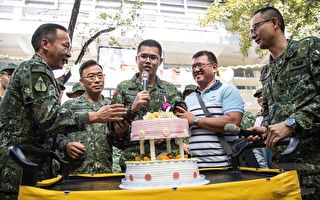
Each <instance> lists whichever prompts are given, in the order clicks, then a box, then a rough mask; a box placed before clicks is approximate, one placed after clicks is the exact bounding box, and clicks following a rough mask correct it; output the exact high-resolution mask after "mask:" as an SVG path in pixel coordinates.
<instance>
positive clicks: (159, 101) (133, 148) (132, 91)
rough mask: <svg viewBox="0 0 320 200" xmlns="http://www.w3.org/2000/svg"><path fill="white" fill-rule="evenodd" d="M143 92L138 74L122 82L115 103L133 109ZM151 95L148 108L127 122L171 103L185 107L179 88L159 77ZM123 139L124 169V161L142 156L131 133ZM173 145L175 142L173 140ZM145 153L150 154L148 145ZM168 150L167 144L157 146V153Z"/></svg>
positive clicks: (114, 96)
mask: <svg viewBox="0 0 320 200" xmlns="http://www.w3.org/2000/svg"><path fill="white" fill-rule="evenodd" d="M140 91H141V82H140V81H139V80H138V74H135V76H133V78H132V79H130V80H126V81H123V82H121V83H120V84H119V85H118V86H117V89H116V91H115V94H114V95H113V99H112V102H113V103H122V104H124V106H125V107H126V108H128V109H130V108H131V105H132V103H133V102H134V99H135V97H136V96H137V93H138V92H140ZM148 91H149V94H150V102H149V105H148V106H143V107H142V108H140V109H139V110H138V111H137V112H136V113H129V114H128V115H127V118H126V119H127V120H128V121H129V122H131V121H133V120H139V119H142V118H143V116H144V115H145V114H147V112H156V111H159V110H161V109H162V105H163V104H164V103H169V104H170V105H171V106H173V105H174V104H175V103H176V102H182V104H183V106H184V107H186V106H185V104H184V102H183V99H182V96H181V93H180V92H179V91H178V90H177V88H176V87H175V86H174V85H173V84H171V83H169V82H167V81H163V80H160V79H159V77H157V78H156V80H155V83H154V85H153V87H152V88H149V89H148ZM121 139H122V145H121V146H122V148H123V150H124V152H123V154H122V156H121V157H120V161H119V162H120V166H121V167H122V169H124V166H125V165H124V161H126V160H134V156H136V155H140V150H139V144H138V142H130V133H128V134H127V135H126V136H125V138H121ZM171 141H172V143H173V140H171ZM172 145H173V150H177V146H174V144H172ZM145 148H146V149H145V152H146V154H149V147H148V143H147V142H146V143H145ZM165 149H166V145H165V143H161V144H160V145H156V151H157V153H160V152H161V151H163V150H165Z"/></svg>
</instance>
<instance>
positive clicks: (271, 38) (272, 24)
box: [250, 7, 320, 199]
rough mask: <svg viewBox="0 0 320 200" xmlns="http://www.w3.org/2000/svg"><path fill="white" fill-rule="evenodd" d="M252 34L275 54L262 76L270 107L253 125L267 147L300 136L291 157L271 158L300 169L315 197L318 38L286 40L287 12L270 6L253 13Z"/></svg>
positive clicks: (319, 151) (319, 173)
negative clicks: (284, 15)
mask: <svg viewBox="0 0 320 200" xmlns="http://www.w3.org/2000/svg"><path fill="white" fill-rule="evenodd" d="M250 37H251V38H252V39H253V40H254V41H255V42H256V43H257V44H258V45H259V47H260V48H261V49H268V50H269V52H270V54H271V55H270V61H269V64H267V65H265V66H264V67H263V68H262V71H261V77H260V80H261V82H262V85H263V95H264V100H265V101H266V105H267V108H266V109H265V111H264V119H263V122H262V127H259V128H252V129H251V130H252V131H259V132H260V133H263V134H264V135H266V136H267V138H266V145H267V147H268V148H270V147H273V146H274V145H275V144H276V143H277V142H278V141H279V140H280V139H282V138H284V137H286V136H293V137H297V138H299V139H300V145H299V149H298V151H297V153H296V154H294V155H293V156H292V157H290V158H288V157H287V158H281V157H279V152H274V154H273V155H274V157H273V158H274V161H275V163H277V164H279V163H280V162H286V163H289V164H287V166H291V167H293V168H295V169H297V170H298V172H299V175H300V182H301V186H302V187H303V188H307V189H308V191H313V192H314V194H313V196H312V195H305V196H303V197H304V199H318V198H319V196H320V148H319V145H320V137H319V133H320V132H319V131H320V130H319V122H320V95H319V91H320V39H319V38H317V37H306V38H304V39H302V40H300V41H294V40H287V39H286V38H285V35H284V21H283V17H282V15H281V13H280V12H279V11H278V10H277V9H275V8H272V7H266V8H262V9H259V10H258V11H256V12H255V13H254V15H253V17H252V19H251V29H250ZM253 139H257V138H253ZM284 159H286V160H284ZM290 163H291V165H290ZM279 166H280V167H281V166H285V165H284V164H279ZM305 191H307V190H305Z"/></svg>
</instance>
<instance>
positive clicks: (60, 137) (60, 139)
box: [56, 100, 73, 152]
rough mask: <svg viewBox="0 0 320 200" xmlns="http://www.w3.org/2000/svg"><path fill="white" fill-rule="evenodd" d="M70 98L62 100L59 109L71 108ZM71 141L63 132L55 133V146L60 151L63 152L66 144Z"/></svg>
mask: <svg viewBox="0 0 320 200" xmlns="http://www.w3.org/2000/svg"><path fill="white" fill-rule="evenodd" d="M72 102H73V101H72V100H68V101H66V102H64V104H63V105H62V107H61V109H67V110H68V109H69V110H72V109H71V106H72ZM69 142H71V139H70V138H69V137H68V134H63V133H58V134H57V140H56V143H57V148H58V150H59V151H60V152H64V150H65V148H66V145H67V144H68V143H69Z"/></svg>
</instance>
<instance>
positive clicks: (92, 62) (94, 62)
mask: <svg viewBox="0 0 320 200" xmlns="http://www.w3.org/2000/svg"><path fill="white" fill-rule="evenodd" d="M93 65H98V66H99V67H100V68H101V69H102V70H103V68H102V66H101V65H99V64H98V63H97V61H95V60H88V61H86V62H84V63H82V65H81V66H80V68H79V74H80V77H81V78H82V73H83V70H84V69H85V68H87V67H91V66H93Z"/></svg>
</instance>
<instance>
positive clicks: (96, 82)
mask: <svg viewBox="0 0 320 200" xmlns="http://www.w3.org/2000/svg"><path fill="white" fill-rule="evenodd" d="M80 82H81V83H82V85H83V86H84V87H85V89H86V93H88V94H99V95H100V94H101V92H102V91H103V88H104V75H103V71H102V69H101V68H100V67H99V66H98V65H92V66H88V67H86V68H85V69H83V72H82V77H81V79H80Z"/></svg>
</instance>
